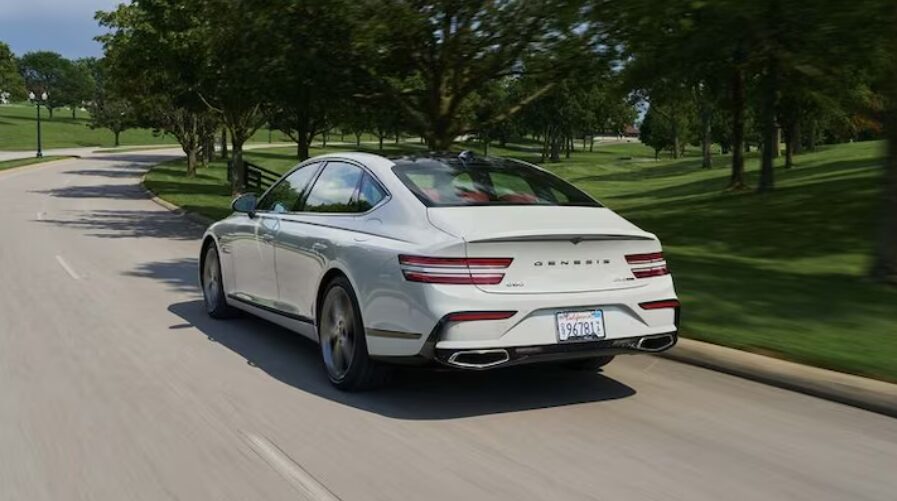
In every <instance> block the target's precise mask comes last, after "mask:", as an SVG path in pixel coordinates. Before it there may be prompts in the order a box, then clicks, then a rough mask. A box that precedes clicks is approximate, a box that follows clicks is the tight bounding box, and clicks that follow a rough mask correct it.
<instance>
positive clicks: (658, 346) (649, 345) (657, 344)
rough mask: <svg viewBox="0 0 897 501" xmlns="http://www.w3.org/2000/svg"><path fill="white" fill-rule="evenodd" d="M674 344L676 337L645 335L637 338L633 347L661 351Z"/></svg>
mask: <svg viewBox="0 0 897 501" xmlns="http://www.w3.org/2000/svg"><path fill="white" fill-rule="evenodd" d="M674 344H676V339H675V338H674V337H673V336H671V335H669V334H663V335H660V336H646V337H643V338H641V339H639V340H638V343H637V344H636V345H635V348H636V349H637V350H640V351H648V352H656V351H663V350H666V349H667V348H669V347H671V346H673V345H674Z"/></svg>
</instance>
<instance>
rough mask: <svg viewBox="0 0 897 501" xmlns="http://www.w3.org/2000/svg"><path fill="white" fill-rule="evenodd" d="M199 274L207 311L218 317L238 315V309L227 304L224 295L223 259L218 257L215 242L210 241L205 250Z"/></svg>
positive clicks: (211, 315)
mask: <svg viewBox="0 0 897 501" xmlns="http://www.w3.org/2000/svg"><path fill="white" fill-rule="evenodd" d="M199 276H200V282H201V283H200V285H201V286H202V297H203V304H205V306H206V313H208V314H209V316H210V317H212V318H217V319H225V318H232V317H233V316H234V315H236V313H237V310H235V309H234V308H232V307H231V306H229V305H228V304H227V298H226V297H225V295H224V281H223V280H222V274H221V259H220V258H219V257H218V247H217V246H216V245H215V243H214V242H211V243H209V244H208V245H207V246H206V248H205V250H204V251H203V260H202V270H201V272H200V275H199Z"/></svg>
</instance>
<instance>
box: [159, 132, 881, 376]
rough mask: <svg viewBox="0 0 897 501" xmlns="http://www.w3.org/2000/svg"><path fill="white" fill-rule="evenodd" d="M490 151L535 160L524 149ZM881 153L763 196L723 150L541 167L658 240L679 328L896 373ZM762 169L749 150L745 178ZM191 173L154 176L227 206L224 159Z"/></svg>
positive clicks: (810, 158) (181, 197)
mask: <svg viewBox="0 0 897 501" xmlns="http://www.w3.org/2000/svg"><path fill="white" fill-rule="evenodd" d="M391 148H392V149H393V150H395V149H396V147H395V146H391ZM400 148H419V146H416V145H410V144H407V145H402V146H400ZM328 151H333V149H332V148H328ZM321 152H322V150H320V149H317V150H315V151H313V154H318V153H321ZM293 154H294V150H293V149H292V148H290V149H269V150H263V151H254V152H248V153H247V154H246V157H247V158H248V159H249V160H250V161H253V162H256V163H259V164H261V165H263V166H265V167H268V168H271V169H274V170H277V171H279V172H282V171H285V170H286V169H288V168H289V167H291V166H292V165H294V164H295V163H296V162H295V160H294V159H293ZM490 154H497V155H507V156H514V157H518V158H523V159H526V160H531V161H532V160H538V156H537V155H536V153H534V152H533V150H532V149H531V148H529V147H524V146H517V147H510V148H505V149H501V148H490ZM883 155H884V145H883V143H881V142H865V143H854V144H845V145H838V146H829V147H824V148H821V149H820V150H819V151H817V152H815V153H807V154H804V155H800V156H798V157H797V158H796V166H795V167H794V168H793V169H791V170H785V169H784V168H782V167H778V168H777V169H776V176H777V180H776V181H777V187H776V191H775V192H774V193H771V194H766V195H758V194H755V193H753V192H751V191H745V192H725V191H724V190H723V188H724V187H725V185H726V182H727V178H728V174H729V172H728V160H729V159H728V158H725V157H719V158H716V159H715V161H714V168H713V169H710V170H703V169H701V168H700V167H699V165H700V161H699V159H698V158H696V156H695V155H694V154H692V155H691V156H689V157H688V158H684V159H680V160H670V159H661V160H660V161H654V160H653V151H651V150H650V149H649V148H647V147H645V146H643V145H641V144H638V143H629V144H616V145H600V146H597V147H596V151H595V152H594V153H588V152H577V153H575V154H574V155H573V158H572V159H569V160H565V161H563V162H561V163H557V164H547V165H546V167H547V168H549V169H551V170H552V171H554V172H555V173H557V174H558V175H560V176H562V177H564V178H566V179H568V180H570V181H571V182H573V183H575V184H577V185H578V186H580V187H582V188H583V189H585V190H586V191H588V192H589V193H591V194H593V195H594V196H596V197H597V198H598V199H599V200H601V201H602V202H604V203H605V204H606V205H607V206H609V207H611V208H612V209H614V210H616V211H617V212H619V213H620V214H622V215H623V216H625V217H626V218H628V219H630V220H631V221H633V222H634V223H636V224H637V225H639V226H641V227H642V228H644V229H647V230H649V231H652V232H654V233H656V234H657V235H658V236H659V237H660V238H661V240H662V241H663V243H664V249H665V252H666V254H667V256H668V259H669V262H670V266H671V268H672V270H673V274H674V277H675V280H676V287H677V290H678V292H679V295H680V297H681V299H682V301H683V325H682V334H683V335H684V336H686V337H690V338H694V339H700V340H704V341H709V342H712V343H717V344H722V345H727V346H732V347H735V348H740V349H745V350H749V351H754V352H758V353H764V354H768V355H771V356H775V357H780V358H784V359H789V360H793V361H797V362H802V363H807V364H811V365H816V366H820V367H825V368H829V369H834V370H839V371H843V372H848V373H854V374H860V375H865V376H870V377H875V378H879V379H884V380H889V381H894V382H897V363H895V360H897V289H894V288H888V287H885V286H881V285H877V284H873V283H870V282H868V281H867V280H866V279H865V278H864V275H865V272H866V270H867V268H868V266H869V264H870V259H871V258H870V256H871V252H872V247H873V243H874V238H875V232H876V229H877V227H878V217H879V216H878V212H877V208H878V206H879V191H878V187H879V186H880V184H881V181H880V175H881V168H880V165H881V163H882V161H881V159H882V157H883ZM757 169H758V160H757V158H756V156H754V155H749V157H748V162H747V170H748V179H749V181H751V182H754V180H755V179H756V175H757ZM183 172H184V167H183V165H182V164H180V163H177V162H175V163H171V164H166V165H162V166H159V167H157V168H156V169H154V170H153V171H152V172H151V173H150V175H149V176H148V178H147V186H148V187H149V188H150V189H151V190H153V191H155V192H156V193H158V194H159V195H160V196H161V197H162V198H165V199H166V200H169V201H171V202H173V203H176V204H178V205H181V206H184V207H186V208H187V209H189V210H193V211H197V212H200V213H204V214H207V215H209V216H212V217H215V218H220V217H223V216H225V215H227V214H228V213H229V203H230V193H229V190H228V188H227V186H226V185H225V183H224V179H225V170H224V167H223V165H222V164H220V163H216V164H214V165H213V166H212V167H210V168H209V169H205V170H202V171H201V172H200V175H199V176H197V178H195V179H192V180H191V179H187V178H185V177H184V175H183Z"/></svg>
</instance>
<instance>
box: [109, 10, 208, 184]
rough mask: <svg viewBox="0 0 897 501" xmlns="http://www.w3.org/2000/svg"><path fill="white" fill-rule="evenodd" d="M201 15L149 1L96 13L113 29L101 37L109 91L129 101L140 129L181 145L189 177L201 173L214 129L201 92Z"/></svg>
mask: <svg viewBox="0 0 897 501" xmlns="http://www.w3.org/2000/svg"><path fill="white" fill-rule="evenodd" d="M200 15H201V13H200V12H197V11H196V10H193V9H185V8H183V5H182V4H181V2H178V1H177V0H145V1H142V2H139V3H131V4H127V5H119V7H118V8H117V9H116V10H114V11H111V12H99V13H97V20H98V21H99V22H100V24H101V25H102V26H105V27H107V28H109V29H110V32H109V33H107V34H105V35H103V36H101V37H99V40H100V41H101V42H103V48H104V52H105V60H106V63H105V64H106V69H107V73H106V81H105V84H106V88H107V89H108V90H111V91H112V92H113V93H114V94H115V95H117V96H127V97H128V101H129V102H130V104H131V106H132V107H133V109H134V114H135V116H136V119H137V122H138V123H139V124H140V125H142V126H146V127H152V128H154V129H156V130H157V131H164V132H167V133H170V134H172V135H173V136H174V137H175V139H177V140H178V143H180V145H181V148H182V149H183V150H184V153H185V154H186V156H187V175H189V176H193V175H195V173H196V162H197V159H198V152H199V148H200V147H201V145H202V138H203V137H204V136H203V135H204V134H205V133H206V131H207V129H209V128H210V126H212V125H213V124H215V120H214V117H212V116H211V115H210V112H209V110H208V107H207V106H206V105H205V104H204V103H203V102H202V100H201V99H200V96H199V94H198V92H197V88H198V85H199V83H200V81H201V71H203V69H204V68H205V65H204V61H205V54H204V51H203V43H204V41H203V40H202V39H201V38H200V34H199V33H198V32H197V31H195V30H193V28H194V27H195V26H196V25H197V23H198V17H199V16H200ZM173 34H176V36H174V35H173Z"/></svg>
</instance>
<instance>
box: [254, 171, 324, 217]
mask: <svg viewBox="0 0 897 501" xmlns="http://www.w3.org/2000/svg"><path fill="white" fill-rule="evenodd" d="M320 166H321V164H319V163H315V164H309V165H306V166H305V167H302V168H301V169H299V170H297V171H295V172H293V173H292V174H290V175H289V176H287V177H286V178H284V179H283V180H281V181H280V182H279V183H277V184H276V185H275V186H274V187H273V188H271V190H269V191H268V193H266V194H265V196H264V197H263V198H262V200H261V201H259V204H258V210H260V211H271V212H274V213H275V214H283V213H284V212H293V211H296V210H298V209H299V202H300V201H301V200H302V198H303V197H305V195H306V194H307V193H308V187H309V183H310V182H311V180H312V178H314V175H315V173H316V172H317V171H318V167H320Z"/></svg>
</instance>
